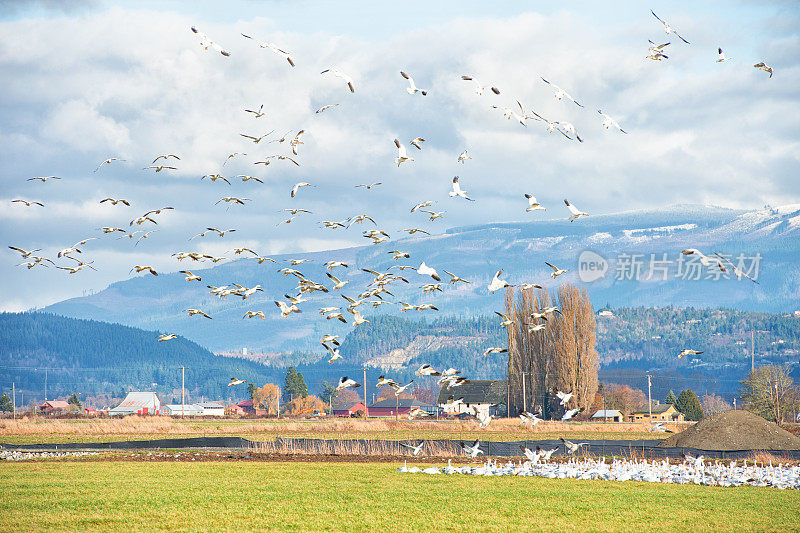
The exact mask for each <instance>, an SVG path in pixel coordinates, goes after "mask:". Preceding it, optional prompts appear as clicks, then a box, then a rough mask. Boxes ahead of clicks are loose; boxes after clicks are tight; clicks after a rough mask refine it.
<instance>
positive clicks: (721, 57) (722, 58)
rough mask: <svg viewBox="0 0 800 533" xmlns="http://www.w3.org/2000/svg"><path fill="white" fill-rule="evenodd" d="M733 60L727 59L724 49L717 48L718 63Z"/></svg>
mask: <svg viewBox="0 0 800 533" xmlns="http://www.w3.org/2000/svg"><path fill="white" fill-rule="evenodd" d="M731 59H733V58H732V57H725V52H723V51H722V48H717V63H722V62H723V61H730V60H731Z"/></svg>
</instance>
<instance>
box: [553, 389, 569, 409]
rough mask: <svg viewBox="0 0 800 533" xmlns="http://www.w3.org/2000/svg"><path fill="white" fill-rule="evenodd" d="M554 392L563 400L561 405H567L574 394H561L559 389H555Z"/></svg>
mask: <svg viewBox="0 0 800 533" xmlns="http://www.w3.org/2000/svg"><path fill="white" fill-rule="evenodd" d="M553 392H554V393H555V395H556V397H557V398H558V399H559V400H561V401H560V402H559V403H560V404H561V405H567V402H568V401H570V400H571V399H572V395H573V393H572V392H561V391H560V390H558V389H553Z"/></svg>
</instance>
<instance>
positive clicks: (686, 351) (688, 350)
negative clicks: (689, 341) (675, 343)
mask: <svg viewBox="0 0 800 533" xmlns="http://www.w3.org/2000/svg"><path fill="white" fill-rule="evenodd" d="M701 353H703V352H702V351H697V350H692V349H691V348H685V349H683V350H681V351H680V353H679V354H678V359H683V358H684V357H686V356H687V355H700V354H701Z"/></svg>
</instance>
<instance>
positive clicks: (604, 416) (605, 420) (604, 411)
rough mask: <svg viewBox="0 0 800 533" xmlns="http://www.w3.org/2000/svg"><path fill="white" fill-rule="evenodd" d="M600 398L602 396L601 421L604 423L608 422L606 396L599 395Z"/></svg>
mask: <svg viewBox="0 0 800 533" xmlns="http://www.w3.org/2000/svg"><path fill="white" fill-rule="evenodd" d="M600 398H602V400H603V423H604V424H605V423H607V422H608V412H607V411H606V397H605V396H600Z"/></svg>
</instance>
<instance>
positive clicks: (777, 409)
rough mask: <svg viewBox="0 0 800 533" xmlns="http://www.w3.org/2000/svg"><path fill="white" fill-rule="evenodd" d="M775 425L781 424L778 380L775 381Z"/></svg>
mask: <svg viewBox="0 0 800 533" xmlns="http://www.w3.org/2000/svg"><path fill="white" fill-rule="evenodd" d="M775 423H776V424H780V423H781V402H780V398H779V397H778V380H777V379H776V380H775Z"/></svg>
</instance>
